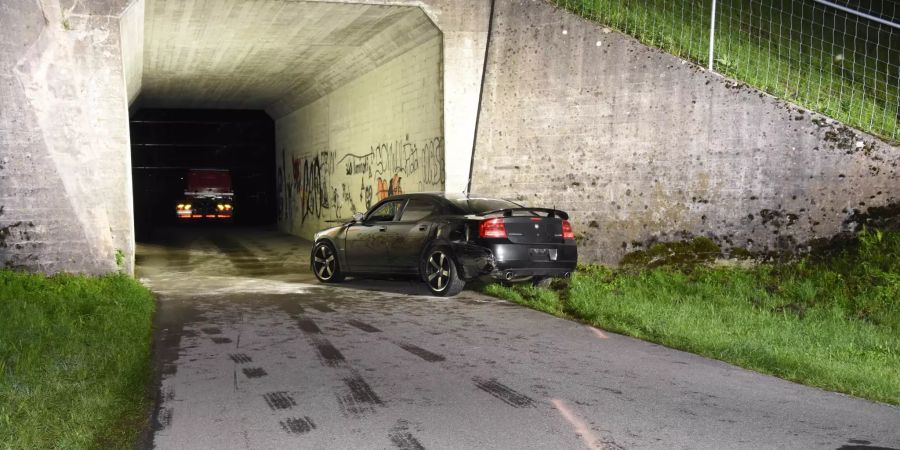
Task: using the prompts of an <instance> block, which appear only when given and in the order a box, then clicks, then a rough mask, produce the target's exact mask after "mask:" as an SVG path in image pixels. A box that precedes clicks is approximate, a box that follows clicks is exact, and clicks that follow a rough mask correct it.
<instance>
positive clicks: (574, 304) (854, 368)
mask: <svg viewBox="0 0 900 450" xmlns="http://www.w3.org/2000/svg"><path fill="white" fill-rule="evenodd" d="M483 291H484V292H485V293H487V294H490V295H493V296H497V297H501V298H505V299H508V300H511V301H514V302H517V303H520V304H523V305H526V306H529V307H532V308H534V309H537V310H540V311H544V312H547V313H550V314H554V315H557V316H561V317H567V318H571V319H575V320H579V321H583V322H586V323H589V324H592V325H595V326H598V327H600V328H603V329H606V330H610V331H614V332H618V333H622V334H626V335H630V336H634V337H637V338H640V339H644V340H648V341H652V342H656V343H659V344H662V345H665V346H668V347H672V348H677V349H681V350H686V351H689V352H693V353H697V354H700V355H704V356H708V357H711V358H715V359H719V360H723V361H727V362H730V363H733V364H736V365H739V366H742V367H746V368H748V369H752V370H755V371H758V372H762V373H767V374H771V375H775V376H778V377H781V378H785V379H788V380H792V381H796V382H799V383H803V384H807V385H810V386H817V387H821V388H824V389H828V390H833V391H838V392H844V393H847V394H851V395H856V396H859V397H863V398H867V399H870V400H876V401H881V402H885V403H890V404H894V405H900V232H891V233H882V232H877V231H876V232H865V233H863V234H861V235H860V236H859V237H858V238H857V239H856V240H855V241H853V242H852V243H851V245H849V246H848V247H846V248H844V249H842V250H840V251H836V252H835V253H833V254H830V255H826V256H821V257H815V256H810V257H806V258H804V259H801V260H796V261H792V262H785V263H758V264H747V263H742V264H739V263H734V262H732V263H729V264H727V265H722V264H720V263H717V264H712V265H708V264H704V263H699V264H697V265H687V266H684V265H670V264H661V265H658V266H656V267H647V266H643V267H634V266H632V267H624V268H620V269H616V270H613V269H609V268H606V267H602V266H584V267H582V270H580V271H579V272H577V273H576V274H575V275H574V276H573V278H572V279H571V280H569V281H568V282H564V281H563V282H557V283H555V284H554V285H553V286H552V288H551V289H541V288H535V287H531V286H525V285H512V286H503V285H496V284H494V285H488V286H485V287H484V288H483Z"/></svg>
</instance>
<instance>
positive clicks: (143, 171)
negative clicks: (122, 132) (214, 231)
mask: <svg viewBox="0 0 900 450" xmlns="http://www.w3.org/2000/svg"><path fill="white" fill-rule="evenodd" d="M130 126H131V164H132V182H133V189H134V220H135V235H136V238H137V240H138V241H141V240H149V239H154V238H155V237H157V235H158V234H159V233H160V232H161V230H165V229H169V228H171V227H223V226H241V227H244V226H256V227H259V226H270V225H273V224H274V223H275V220H276V199H275V176H274V174H275V149H274V146H275V124H274V121H273V120H272V119H271V118H270V117H269V116H268V115H267V114H266V113H265V112H263V111H230V110H160V109H145V110H139V111H137V112H135V113H134V114H132V116H131V119H130ZM209 169H214V170H217V171H227V172H228V173H229V174H230V178H231V189H232V191H233V193H234V195H233V199H232V200H231V202H230V203H233V216H232V218H230V219H228V220H219V219H207V218H206V217H204V218H198V219H195V220H184V218H180V217H179V216H178V214H176V208H177V206H178V205H179V204H181V203H185V201H186V200H185V198H186V197H185V190H186V189H187V184H188V178H189V174H190V173H191V172H192V171H194V172H196V171H198V170H209Z"/></svg>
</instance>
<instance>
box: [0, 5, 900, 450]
mask: <svg viewBox="0 0 900 450" xmlns="http://www.w3.org/2000/svg"><path fill="white" fill-rule="evenodd" d="M494 6H495V7H496V9H494V8H492V5H491V2H488V1H483V0H395V1H383V0H360V1H357V2H350V1H343V0H334V1H280V0H266V1H242V0H221V1H216V2H205V1H200V0H192V1H181V0H84V1H80V2H77V1H76V2H71V1H57V0H42V1H40V2H37V3H35V4H32V3H29V2H25V1H21V2H18V3H16V2H13V3H4V4H3V5H0V11H2V13H0V37H3V38H4V39H2V40H0V56H3V58H0V67H2V68H3V69H8V70H4V71H3V72H2V75H3V77H2V79H0V81H2V84H0V98H2V99H3V101H4V103H3V105H2V106H3V110H0V112H3V113H4V114H3V115H0V131H3V132H2V133H0V140H3V141H0V144H3V149H4V150H6V148H10V149H15V150H17V151H10V152H6V153H4V154H3V155H0V156H2V159H0V188H2V189H0V230H2V233H0V238H2V239H0V244H2V245H0V263H2V264H3V265H5V266H8V267H13V268H23V269H28V270H35V271H43V272H47V273H56V272H78V273H88V274H102V273H109V272H115V271H122V272H125V273H132V271H133V273H134V274H135V276H136V277H137V278H139V279H140V280H141V281H142V282H143V283H145V284H146V285H147V286H149V287H150V288H151V289H152V290H153V291H154V292H155V293H156V294H157V295H158V297H159V303H158V311H157V317H156V335H155V344H156V347H155V350H156V354H155V361H154V363H155V365H156V369H157V380H156V382H157V386H155V391H156V394H157V395H156V398H155V402H156V404H155V407H154V410H153V412H152V418H151V419H150V421H149V422H150V427H149V429H148V430H147V432H146V433H145V436H144V439H143V442H142V445H143V446H144V447H145V448H161V449H164V448H401V449H417V448H604V449H606V448H608V449H617V448H775V447H790V448H831V449H834V448H839V447H841V446H842V445H847V444H848V443H854V442H868V443H872V444H873V445H885V446H888V447H890V446H896V445H898V444H897V443H898V442H900V434H898V429H897V427H896V424H897V418H898V412H897V409H896V408H893V407H889V406H886V405H882V404H876V403H872V402H868V401H863V400H860V399H857V398H853V397H849V396H845V395H840V394H835V393H830V392H825V391H821V390H818V389H814V388H809V387H805V386H801V385H797V384H794V383H790V382H787V381H784V380H781V379H776V378H773V377H768V376H764V375H760V374H758V373H754V372H750V371H746V370H743V369H739V368H736V367H735V366H731V365H729V364H725V363H722V362H719V361H713V360H709V359H706V358H702V357H698V356H695V355H691V354H687V353H683V352H679V351H674V350H671V349H667V348H664V347H661V346H658V345H654V344H649V343H646V342H643V341H639V340H636V339H632V338H628V337H624V336H619V335H616V334H612V333H608V332H605V331H604V330H600V329H596V328H591V327H587V326H584V325H582V324H579V323H575V322H571V321H565V320H562V319H557V318H554V317H551V316H549V315H545V314H542V313H539V312H536V311H533V310H529V309H525V308H522V307H519V306H516V305H514V304H511V303H508V302H505V301H500V300H496V299H493V298H489V297H487V296H484V295H481V294H479V293H477V292H475V291H472V290H469V291H464V292H463V293H462V294H461V295H460V296H458V297H454V298H451V299H436V298H432V297H428V296H426V295H425V294H426V289H425V288H424V286H423V285H422V283H420V282H419V281H417V280H410V279H378V280H368V279H350V280H348V281H347V282H346V283H344V284H342V285H339V286H326V285H322V284H319V283H316V282H315V281H314V280H315V279H314V277H313V275H312V274H310V273H309V269H308V265H309V246H310V242H309V241H308V239H309V238H310V237H311V235H312V233H313V232H314V231H316V230H319V229H321V228H324V227H326V226H329V224H331V223H333V221H335V220H338V219H340V218H346V217H349V216H351V215H352V213H353V212H356V211H362V210H365V209H366V208H367V207H368V206H370V205H372V204H373V203H375V202H377V201H378V200H379V199H381V198H384V197H386V196H388V195H391V194H393V193H399V192H418V191H448V192H459V191H463V190H464V189H466V187H467V185H468V184H469V181H470V177H471V181H472V186H473V187H474V190H475V191H479V192H482V193H485V194H489V195H491V196H496V197H504V198H510V199H514V200H518V201H521V202H524V203H528V204H533V205H543V206H549V205H553V206H557V207H560V208H563V209H566V210H568V211H570V212H572V213H573V223H574V226H575V228H576V231H577V232H578V233H579V235H580V237H582V238H583V241H581V242H582V243H581V244H580V245H581V247H580V248H581V249H583V250H580V252H581V253H580V254H581V255H584V258H583V259H584V260H585V261H602V262H611V263H614V262H616V261H618V259H619V258H620V257H621V255H622V254H624V252H625V251H626V250H631V249H634V248H639V247H640V246H641V245H642V243H646V242H656V240H666V239H668V238H673V237H674V236H680V235H681V234H679V233H685V235H687V234H691V235H704V236H705V235H710V237H711V238H712V239H715V240H716V242H718V243H721V244H722V245H723V247H724V246H726V244H728V245H730V244H731V243H737V244H740V245H744V244H746V245H750V244H753V243H755V244H756V245H758V246H759V247H758V248H759V249H762V248H765V249H766V250H768V249H769V248H772V249H775V248H781V247H784V248H786V249H788V250H791V249H792V248H793V247H800V246H802V245H804V244H805V243H806V242H808V241H810V240H811V239H814V238H821V237H827V236H831V235H833V234H835V233H837V232H839V231H840V230H842V229H843V228H842V227H844V226H845V225H846V223H847V222H846V221H847V220H849V219H848V218H849V217H850V216H852V215H853V214H854V213H853V211H854V209H853V208H864V206H863V205H862V201H863V200H864V201H865V202H869V205H871V206H874V205H885V204H890V203H891V202H892V201H896V195H897V183H896V175H895V173H896V167H897V164H896V163H897V161H898V156H897V155H898V153H897V152H896V147H894V146H891V145H890V144H887V143H883V142H880V141H877V139H874V138H872V137H871V136H868V135H865V134H863V133H858V132H855V131H853V130H848V129H847V128H846V127H843V128H842V127H841V125H840V124H837V123H835V122H831V121H828V122H826V121H825V120H822V122H821V123H822V125H820V124H819V122H817V121H809V120H807V119H808V118H810V117H813V118H816V117H817V116H815V115H814V113H811V112H808V111H803V112H802V114H804V117H806V118H807V119H804V121H803V122H802V123H801V122H800V121H799V120H798V119H796V117H798V115H799V114H801V112H800V110H799V108H797V107H795V106H791V105H786V104H784V103H783V102H780V101H779V100H777V99H773V98H769V97H765V96H762V95H760V94H759V92H757V91H752V90H751V89H749V88H748V89H746V92H745V91H743V90H741V89H736V88H735V86H732V85H731V82H730V81H728V80H725V79H722V78H721V77H718V76H716V75H711V74H708V73H705V72H703V71H702V70H700V69H697V68H695V67H692V66H691V65H690V64H684V62H683V61H680V60H678V59H677V58H675V57H673V56H671V55H666V54H662V53H661V52H659V51H658V50H654V49H648V48H646V47H644V46H642V45H641V44H639V43H638V42H637V41H635V40H634V39H632V38H630V37H627V36H624V35H621V34H619V33H617V32H614V31H611V30H609V29H603V28H601V27H598V26H597V25H596V24H594V23H591V22H588V21H585V20H583V19H581V18H579V17H576V16H574V15H572V14H569V13H567V12H563V11H560V10H558V9H556V8H553V7H552V6H550V5H548V4H547V3H546V2H544V1H539V0H515V1H514V0H497V2H496V3H495V5H494ZM492 12H493V20H494V23H493V27H491V28H490V29H491V31H490V32H491V33H492V34H491V36H490V37H491V43H490V45H488V35H489V24H490V22H491V13H492ZM57 18H59V19H57ZM742 89H743V88H742ZM675 91H677V93H678V95H673V92H675ZM751 91H752V92H751ZM482 94H483V96H482ZM7 99H8V100H7ZM722 99H725V100H722ZM714 100H715V101H723V102H727V108H718V104H716V103H715V102H714ZM479 115H480V116H479ZM478 117H480V119H477V118H478ZM685 117H686V118H688V119H684V120H682V118H685ZM476 119H477V120H478V121H480V122H478V126H477V130H476V121H477V120H476ZM761 123H765V125H760V124H761ZM762 126H765V127H767V128H766V133H769V134H768V135H765V134H764V133H761V132H760V128H761V127H762ZM685 130H687V131H685ZM709 130H713V131H709ZM773 130H774V131H773ZM685 133H692V136H691V139H683V135H684V134H685ZM828 133H839V135H840V136H841V139H842V141H840V142H833V141H827V139H826V136H827V135H828ZM762 135H765V136H766V139H765V140H763V139H762V138H760V136H762ZM763 141H765V142H763ZM845 141H846V142H845ZM847 142H849V143H850V144H847V145H853V146H856V145H857V142H859V143H863V144H864V146H865V148H866V149H867V150H866V152H861V151H860V152H855V153H851V152H847V151H845V149H844V148H842V147H841V146H842V145H845V144H846V143H847ZM476 143H477V144H478V145H477V147H476V145H475V144H476ZM473 149H474V153H475V158H474V159H473V158H472V155H473ZM789 150H790V151H789ZM792 152H795V153H792ZM873 167H874V169H873ZM198 168H204V169H217V170H227V171H229V172H230V173H231V174H232V177H233V180H234V190H235V197H234V203H235V217H234V221H233V223H220V222H216V221H197V222H184V221H179V219H177V218H176V217H175V211H174V207H175V205H176V204H177V203H178V202H179V201H181V200H180V199H181V198H182V196H183V194H184V182H185V180H184V178H185V174H186V173H187V172H188V171H190V170H191V169H198ZM470 168H471V173H470ZM798 173H800V174H802V176H797V174H798ZM836 180H840V183H843V184H838V183H837V181H836ZM761 212H766V213H765V214H761ZM762 217H766V218H769V219H768V220H762V219H761V218H762ZM754 218H756V219H755V220H754ZM772 218H774V219H772ZM714 231H715V232H716V233H719V234H715V235H713V232H714ZM763 246H765V247H763ZM779 246H780V247H779ZM120 254H121V255H122V256H124V258H123V263H122V264H121V266H119V265H118V264H117V263H116V261H117V255H120ZM845 448H851V447H845Z"/></svg>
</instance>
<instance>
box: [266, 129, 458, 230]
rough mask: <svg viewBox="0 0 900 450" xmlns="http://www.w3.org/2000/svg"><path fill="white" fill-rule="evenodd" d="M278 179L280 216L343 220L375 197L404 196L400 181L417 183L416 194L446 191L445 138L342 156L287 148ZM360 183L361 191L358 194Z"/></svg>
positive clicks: (289, 219)
mask: <svg viewBox="0 0 900 450" xmlns="http://www.w3.org/2000/svg"><path fill="white" fill-rule="evenodd" d="M276 178H277V182H278V186H277V193H278V196H279V201H278V216H279V219H280V220H282V221H287V222H290V223H294V222H295V219H296V221H297V222H298V223H299V224H301V225H302V224H304V223H306V222H307V221H308V220H310V219H316V220H327V219H341V218H343V215H344V214H347V215H350V214H352V213H354V212H357V211H358V208H359V209H368V208H370V207H371V206H372V204H373V203H374V202H375V201H380V200H383V199H385V198H387V197H389V196H391V195H397V194H402V193H403V192H404V186H403V185H401V183H403V184H406V185H409V186H412V189H413V190H412V192H416V191H418V192H421V191H434V190H441V189H443V187H444V181H445V175H444V139H443V138H442V137H435V138H431V139H427V140H425V141H424V142H412V141H411V140H410V139H409V136H406V137H405V138H404V139H398V140H396V141H392V142H380V143H377V144H374V145H372V146H370V147H369V151H368V152H359V153H346V154H344V155H342V156H340V158H338V157H337V154H336V152H328V151H322V152H318V153H313V154H307V155H292V156H290V157H289V156H288V152H287V151H286V150H285V149H282V155H281V161H280V163H279V167H278V170H277V172H276ZM357 180H358V181H357ZM356 186H359V188H358V189H359V190H358V192H354V188H355V187H356ZM409 186H407V188H409ZM355 199H359V203H358V204H357V203H356V201H355Z"/></svg>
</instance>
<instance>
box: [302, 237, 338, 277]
mask: <svg viewBox="0 0 900 450" xmlns="http://www.w3.org/2000/svg"><path fill="white" fill-rule="evenodd" d="M310 266H311V267H312V271H313V274H315V276H316V279H318V280H319V281H321V282H322V283H339V282H341V281H344V273H343V272H342V271H341V265H340V262H339V261H338V257H337V252H336V251H335V250H334V247H333V246H332V245H331V244H330V243H328V242H319V243H317V244H316V245H315V247H313V252H312V256H311V261H310Z"/></svg>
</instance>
